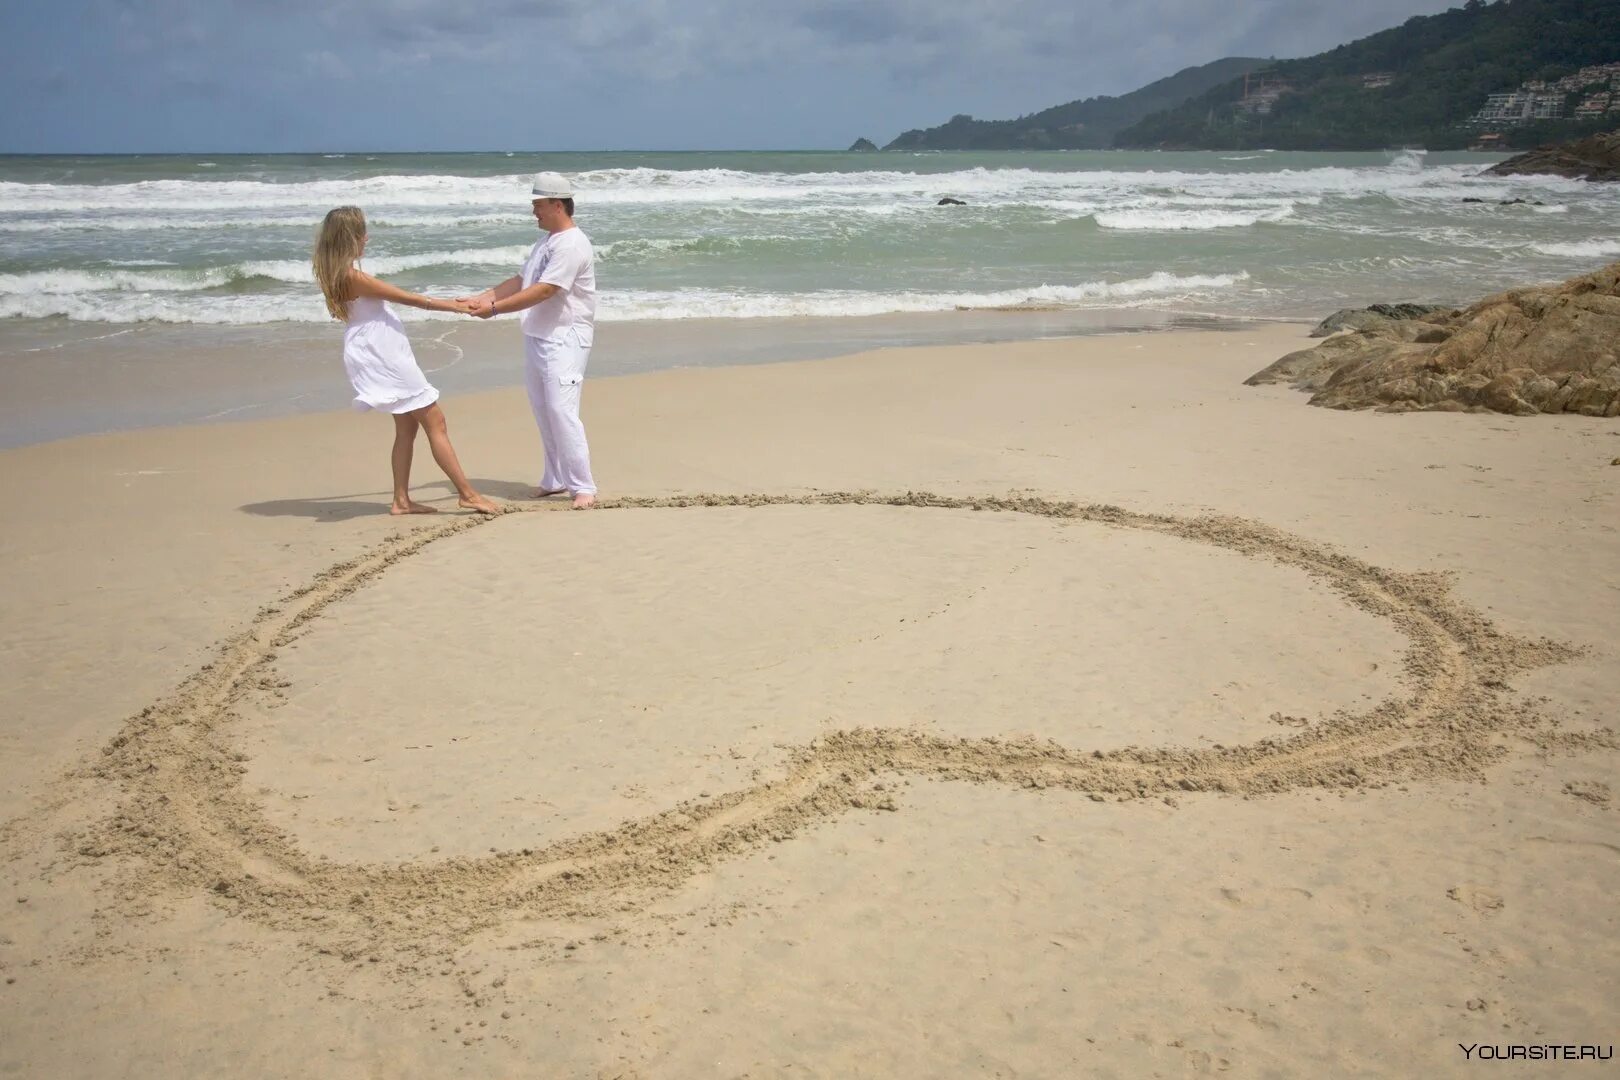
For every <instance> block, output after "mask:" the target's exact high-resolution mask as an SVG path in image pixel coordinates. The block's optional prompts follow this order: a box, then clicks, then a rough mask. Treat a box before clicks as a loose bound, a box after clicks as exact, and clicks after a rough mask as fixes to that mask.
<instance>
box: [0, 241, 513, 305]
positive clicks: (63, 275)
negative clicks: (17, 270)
mask: <svg viewBox="0 0 1620 1080" xmlns="http://www.w3.org/2000/svg"><path fill="white" fill-rule="evenodd" d="M528 254H529V246H528V245H525V244H515V245H512V246H510V247H497V248H466V249H463V250H460V251H426V252H422V253H420V254H416V255H378V256H372V257H370V258H367V259H366V260H364V261H363V262H362V263H361V266H362V267H363V268H364V269H365V270H367V271H370V272H371V273H375V274H384V275H386V274H398V273H402V272H404V271H408V270H421V269H425V268H427V267H430V266H485V267H487V266H496V267H503V268H510V269H512V270H513V271H514V272H515V271H516V270H517V269H518V267H520V266H521V265H522V264H523V260H524V259H525V258H527V257H528ZM138 265H139V266H141V267H143V269H125V268H122V267H119V268H115V269H100V268H88V269H77V270H35V271H31V272H28V273H22V274H0V296H26V295H30V294H37V293H43V294H48V295H56V296H63V295H71V294H75V293H87V292H89V293H103V292H147V293H150V292H200V291H203V290H205V289H217V288H219V287H221V286H224V285H231V284H235V283H237V282H242V281H249V280H252V279H254V278H267V279H269V280H271V281H279V282H286V283H289V284H295V285H312V284H314V281H315V278H314V275H313V272H312V271H311V269H310V264H309V262H308V261H307V260H304V259H257V260H250V261H248V262H241V263H233V264H231V265H229V266H211V267H195V268H188V269H173V270H163V269H151V268H150V267H152V266H153V264H151V263H142V264H138Z"/></svg>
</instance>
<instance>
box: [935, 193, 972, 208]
mask: <svg viewBox="0 0 1620 1080" xmlns="http://www.w3.org/2000/svg"><path fill="white" fill-rule="evenodd" d="M934 205H935V206H966V205H967V203H965V202H963V201H962V200H961V199H957V198H954V197H952V196H950V195H947V196H945V197H944V198H943V199H941V200H939V202H937V203H935V204H934Z"/></svg>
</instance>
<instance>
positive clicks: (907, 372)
mask: <svg viewBox="0 0 1620 1080" xmlns="http://www.w3.org/2000/svg"><path fill="white" fill-rule="evenodd" d="M1303 334H1304V328H1303V327H1295V326H1272V327H1264V328H1257V329H1245V330H1238V331H1227V332H1220V333H1213V332H1201V333H1180V332H1178V333H1159V334H1150V335H1126V336H1117V337H1098V338H1087V339H1078V340H1072V341H1055V342H1032V343H1024V344H1012V345H1007V344H1001V345H993V346H989V345H987V346H959V347H952V348H927V349H912V350H892V351H885V352H879V353H870V354H863V355H858V356H851V357H846V358H840V359H836V360H823V361H814V362H806V363H794V364H779V365H768V366H760V367H743V368H731V369H727V370H684V371H672V372H658V373H653V374H643V375H635V376H630V377H625V378H616V379H603V380H597V381H596V382H594V383H593V384H592V387H591V392H590V394H589V395H588V396H587V420H588V422H589V423H590V425H591V433H592V437H593V444H594V447H595V450H596V456H597V471H598V473H599V475H600V476H601V477H602V479H603V481H604V496H606V498H605V501H604V505H603V506H602V508H601V509H600V510H596V511H592V512H589V513H569V512H566V511H565V510H561V509H560V508H558V507H555V506H551V505H548V504H540V505H536V504H533V503H526V502H519V501H517V500H516V499H515V498H514V505H513V512H511V513H508V514H505V515H502V516H501V517H498V518H494V519H481V518H476V517H470V516H464V515H460V514H454V513H450V512H446V513H444V514H442V515H439V516H437V517H435V518H427V519H413V520H400V519H392V518H389V517H387V516H386V513H385V510H386V503H387V496H386V493H385V491H386V488H385V485H384V484H382V483H380V482H379V481H380V480H381V479H382V478H383V477H384V476H385V473H384V472H383V468H384V466H385V456H384V455H385V453H386V435H385V433H384V431H383V428H382V425H381V424H379V423H373V422H370V420H374V419H375V418H370V420H368V419H366V418H356V417H350V416H345V415H316V416H303V417H290V418H284V419H276V420H266V421H255V422H251V423H239V424H224V425H211V426H198V427H189V428H175V429H159V430H150V431H140V432H131V433H125V434H118V435H110V436H100V437H89V438H80V439H72V440H67V441H63V442H57V443H52V444H46V445H41V446H34V447H25V448H21V449H15V450H10V451H5V452H4V453H0V457H3V458H4V459H5V465H6V466H7V467H6V468H5V469H3V470H0V484H3V485H4V488H5V493H6V495H8V496H9V498H8V500H7V503H8V505H10V506H12V507H14V508H18V509H19V510H21V511H22V512H19V513H15V514H14V515H13V517H12V518H11V519H9V520H8V521H7V523H6V524H5V525H3V526H0V553H3V555H4V557H5V560H6V562H5V565H7V567H8V568H10V569H11V570H12V574H11V578H12V584H11V586H10V587H9V588H8V590H7V591H6V593H5V595H4V596H3V598H0V605H3V606H0V617H3V628H4V636H3V638H0V648H3V650H4V656H5V658H6V664H5V667H6V671H7V676H6V679H5V680H4V684H3V686H0V747H4V750H5V755H4V759H3V760H4V769H5V783H4V784H3V785H0V799H3V802H0V817H3V818H4V819H5V820H6V821H7V824H6V825H5V826H4V831H3V833H0V859H3V860H4V862H0V974H3V976H4V978H5V980H6V981H5V982H4V983H3V984H0V994H3V995H4V998H3V999H0V1000H4V1001H5V1002H6V1005H7V1009H6V1012H5V1017H6V1018H5V1019H3V1020H0V1070H8V1071H10V1072H13V1073H18V1074H22V1075H41V1076H43V1075H50V1076H107V1075H132V1076H134V1075H149V1074H151V1073H154V1072H161V1073H163V1074H165V1075H176V1076H190V1075H218V1074H220V1073H222V1072H229V1073H232V1074H237V1075H246V1076H261V1075H262V1076H270V1075H294V1074H296V1075H343V1076H348V1075H353V1076H372V1075H376V1076H384V1075H386V1076H447V1075H466V1076H520V1075H522V1076H529V1075H559V1076H576V1075H578V1076H688V1075H701V1076H712V1075H723V1076H779V1075H795V1074H802V1075H811V1076H820V1075H825V1076H861V1075H866V1076H939V1075H951V1076H960V1075H1005V1076H1014V1075H1025V1076H1029V1075H1034V1076H1050V1075H1073V1074H1077V1073H1083V1074H1087V1075H1104V1076H1107V1075H1115V1076H1141V1075H1182V1074H1189V1073H1191V1074H1197V1073H1203V1072H1215V1071H1230V1072H1234V1073H1236V1074H1238V1075H1266V1074H1272V1075H1297V1074H1300V1073H1305V1072H1312V1073H1331V1074H1358V1073H1359V1074H1387V1073H1391V1072H1395V1073H1404V1072H1410V1071H1414V1070H1416V1069H1424V1070H1428V1071H1434V1072H1438V1073H1440V1074H1442V1075H1452V1074H1457V1075H1461V1074H1462V1073H1464V1072H1465V1071H1467V1070H1468V1069H1470V1068H1476V1067H1477V1066H1476V1065H1474V1064H1473V1063H1471V1062H1469V1061H1468V1060H1467V1059H1466V1058H1465V1056H1464V1054H1463V1052H1462V1051H1461V1050H1460V1049H1459V1047H1458V1045H1457V1044H1458V1043H1459V1042H1461V1043H1463V1044H1464V1045H1470V1044H1474V1043H1488V1044H1492V1045H1503V1046H1505V1045H1507V1044H1512V1043H1537V1044H1540V1043H1560V1044H1562V1043H1576V1044H1580V1043H1596V1044H1602V1045H1608V1043H1610V1042H1612V1032H1613V1030H1614V1022H1615V1019H1616V1007H1615V1004H1614V1003H1615V1002H1616V1001H1620V966H1617V963H1616V961H1617V959H1620V946H1617V945H1616V944H1615V942H1616V941H1617V940H1620V939H1617V938H1616V935H1615V933H1614V931H1615V929H1616V928H1615V926H1614V922H1615V908H1614V905H1613V902H1612V897H1613V895H1614V893H1615V891H1616V888H1617V887H1620V845H1616V843H1615V842H1614V836H1615V818H1614V814H1615V813H1616V810H1617V807H1616V804H1615V802H1614V801H1613V797H1612V791H1613V786H1614V784H1615V782H1616V780H1617V779H1620V752H1617V749H1616V745H1617V744H1616V740H1615V736H1614V733H1613V731H1612V730H1611V725H1612V724H1613V719H1614V718H1613V712H1612V709H1613V703H1614V701H1615V700H1616V695H1617V691H1620V665H1616V664H1615V659H1616V658H1615V656H1614V654H1613V646H1612V642H1613V641H1614V640H1616V639H1617V633H1616V632H1617V631H1620V625H1617V624H1620V607H1617V605H1616V604H1615V603H1614V600H1615V594H1616V591H1617V589H1620V559H1617V556H1620V537H1617V535H1616V528H1615V524H1616V522H1617V521H1620V515H1617V514H1616V513H1615V511H1616V505H1615V504H1616V502H1617V501H1620V499H1617V495H1616V491H1615V481H1614V473H1613V471H1612V467H1611V466H1610V465H1609V464H1608V463H1609V461H1610V460H1611V459H1612V458H1613V457H1614V455H1615V453H1616V449H1617V448H1616V446H1615V445H1613V444H1615V443H1616V440H1615V437H1614V436H1615V435H1616V433H1617V432H1620V428H1616V426H1615V424H1614V422H1613V421H1601V420H1589V419H1585V418H1578V417H1541V418H1531V419H1515V418H1505V417H1479V416H1454V415H1445V416H1404V417H1396V416H1387V415H1378V414H1363V413H1335V412H1328V411H1324V410H1320V409H1311V408H1308V407H1306V406H1305V405H1304V403H1303V398H1301V397H1300V396H1298V395H1296V394H1293V393H1292V392H1290V391H1286V390H1281V389H1277V388H1259V389H1255V388H1246V387H1243V386H1241V385H1240V383H1241V380H1242V378H1243V377H1244V376H1245V375H1246V374H1247V373H1248V372H1250V371H1252V370H1255V369H1256V368H1257V367H1260V366H1263V365H1264V364H1265V363H1266V362H1269V359H1271V358H1274V357H1275V356H1277V355H1281V354H1282V353H1283V352H1286V351H1288V350H1290V349H1292V348H1296V347H1298V344H1297V343H1298V342H1299V341H1300V340H1301V339H1302V338H1303ZM447 409H448V411H449V414H450V417H451V424H452V431H453V434H454V435H455V437H456V439H457V442H458V446H459V447H460V449H461V455H462V458H463V460H464V461H465V462H466V463H467V464H468V465H469V466H470V469H471V471H472V472H473V473H474V474H475V475H476V476H479V477H484V478H489V479H488V480H487V481H485V482H484V486H485V487H486V489H487V490H489V491H490V492H491V493H492V494H495V495H497V496H501V497H515V496H517V495H518V494H519V493H520V492H521V490H522V488H523V486H524V482H525V481H527V480H529V479H532V477H531V476H530V475H529V474H530V473H532V472H533V471H534V467H535V464H536V460H535V458H536V454H537V446H536V440H535V438H534V435H533V432H532V429H530V428H529V426H528V423H529V422H528V417H527V410H526V408H525V407H524V405H523V402H522V400H521V394H520V393H513V392H510V391H503V392H496V393H492V394H484V395H471V396H466V397H461V398H454V399H451V400H450V401H448V402H447ZM420 457H421V461H420V462H419V464H418V470H419V473H418V475H419V477H420V479H421V481H422V483H423V486H424V492H423V494H425V495H427V496H429V497H432V498H434V499H435V501H436V502H437V504H438V505H441V506H443V507H445V508H446V510H447V511H448V510H450V509H451V508H453V505H454V501H453V498H449V497H447V496H448V493H447V492H446V491H445V489H444V486H443V482H442V480H441V479H440V478H439V477H438V476H437V474H436V473H434V472H433V471H432V466H431V464H429V463H428V461H427V459H426V455H425V454H423V455H420Z"/></svg>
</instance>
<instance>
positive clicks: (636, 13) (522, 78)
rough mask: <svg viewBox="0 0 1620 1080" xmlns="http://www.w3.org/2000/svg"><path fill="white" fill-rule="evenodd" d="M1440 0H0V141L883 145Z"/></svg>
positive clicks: (1387, 21) (8, 145) (1286, 52)
mask: <svg viewBox="0 0 1620 1080" xmlns="http://www.w3.org/2000/svg"><path fill="white" fill-rule="evenodd" d="M1458 2H1459V0H1452V2H1451V3H1446V2H1438V3H1436V2H1425V0H1359V2H1357V3H1346V2H1345V0H1230V2H1229V3H1226V4H1213V3H1209V2H1207V0H1133V2H1131V3H1120V2H1118V0H1107V2H1097V0H996V2H994V3H991V2H989V0H684V2H676V0H595V2H594V3H569V2H565V0H485V2H483V3H457V2H455V0H448V2H447V0H0V101H3V102H5V103H6V104H5V105H4V106H3V107H0V153H165V152H171V153H185V152H191V151H211V152H215V153H229V152H232V151H237V152H274V151H288V152H296V151H328V152H332V151H350V150H373V151H375V150H384V151H387V150H419V151H425V150H620V149H622V150H704V149H710V150H725V149H736V150H763V149H843V148H844V147H846V146H848V145H849V144H850V143H851V142H853V141H854V140H855V139H856V138H857V137H864V138H870V139H872V140H873V141H874V142H877V143H878V144H879V145H881V144H883V143H885V142H887V141H888V140H890V139H892V138H894V137H895V136H896V135H898V134H900V132H902V131H904V130H907V129H909V128H918V127H931V126H933V125H935V124H939V123H943V122H944V121H946V120H948V119H949V118H950V117H951V116H952V115H954V114H956V113H969V114H971V115H973V116H977V117H980V118H982V119H1004V118H1009V117H1014V116H1019V115H1022V114H1025V113H1030V112H1035V111H1038V110H1040V109H1044V108H1047V107H1050V106H1052V105H1057V104H1061V103H1063V102H1067V101H1072V100H1074V99H1076V98H1081V97H1091V96H1093V95H1097V94H1121V93H1125V92H1127V91H1130V90H1134V89H1136V88H1137V87H1139V86H1143V85H1145V84H1147V83H1150V82H1152V81H1154V80H1155V79H1159V78H1162V77H1164V76H1166V75H1170V74H1173V73H1174V72H1176V71H1179V70H1180V69H1182V68H1184V67H1189V66H1192V65H1195V64H1203V63H1207V62H1209V61H1211V60H1216V59H1219V58H1220V57H1223V56H1275V57H1293V56H1308V55H1310V54H1312V53H1315V52H1320V51H1322V50H1324V49H1328V48H1331V47H1333V46H1334V45H1338V44H1341V43H1343V42H1347V41H1351V40H1354V39H1356V38H1358V37H1364V36H1365V35H1367V34H1370V33H1373V32H1375V31H1377V30H1382V29H1385V28H1386V27H1389V26H1394V25H1398V24H1399V23H1401V22H1403V21H1405V20H1406V19H1407V18H1409V17H1410V16H1412V15H1415V14H1432V13H1434V12H1436V11H1441V10H1444V9H1445V8H1447V7H1451V6H1457V3H1458Z"/></svg>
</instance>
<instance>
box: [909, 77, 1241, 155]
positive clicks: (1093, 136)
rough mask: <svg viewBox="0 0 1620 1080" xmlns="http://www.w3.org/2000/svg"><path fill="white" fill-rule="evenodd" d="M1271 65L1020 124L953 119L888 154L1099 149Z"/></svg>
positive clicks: (1080, 105)
mask: <svg viewBox="0 0 1620 1080" xmlns="http://www.w3.org/2000/svg"><path fill="white" fill-rule="evenodd" d="M1268 63H1270V61H1267V60H1257V59H1254V58H1252V57H1244V56H1229V57H1227V58H1226V59H1224V60H1217V61H1215V62H1214V63H1212V64H1204V65H1203V66H1202V67H1190V68H1187V69H1185V70H1183V71H1178V72H1176V73H1175V74H1174V75H1171V76H1170V77H1168V78H1165V79H1160V80H1159V81H1158V82H1155V83H1149V84H1148V85H1147V86H1144V87H1142V88H1141V89H1140V90H1133V91H1131V92H1130V93H1128V94H1122V95H1120V96H1119V97H1094V98H1085V99H1083V100H1081V101H1071V102H1069V103H1068V104H1067V105H1057V106H1054V107H1053V108H1050V109H1046V110H1044V111H1042V112H1038V113H1031V114H1030V115H1028V116H1020V117H1019V118H1018V119H1016V120H975V119H974V118H973V117H971V116H954V117H952V118H951V120H950V122H949V123H946V124H941V125H940V126H939V127H933V128H928V129H926V130H914V131H908V132H906V133H905V134H904V135H901V136H900V137H899V138H897V139H895V140H894V141H893V142H891V143H889V145H887V146H885V147H884V148H883V149H885V150H1098V149H1103V148H1105V147H1108V146H1111V145H1112V144H1113V138H1114V133H1115V132H1116V131H1118V130H1119V129H1121V128H1123V127H1128V126H1129V125H1131V124H1134V123H1136V122H1137V121H1138V120H1141V119H1142V118H1144V117H1146V116H1148V115H1149V114H1151V113H1155V112H1158V111H1160V110H1162V109H1169V108H1173V107H1174V106H1176V105H1179V104H1181V103H1182V102H1184V101H1186V100H1187V99H1188V98H1191V97H1195V96H1197V95H1199V94H1202V93H1204V92H1205V91H1206V90H1208V89H1209V88H1210V87H1212V86H1216V85H1220V84H1224V83H1228V82H1230V81H1231V80H1232V79H1234V78H1241V77H1242V76H1243V75H1244V74H1245V73H1246V72H1250V71H1254V70H1255V69H1257V68H1261V67H1264V66H1266V64H1268Z"/></svg>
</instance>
